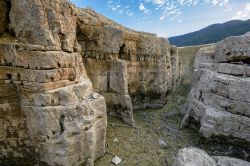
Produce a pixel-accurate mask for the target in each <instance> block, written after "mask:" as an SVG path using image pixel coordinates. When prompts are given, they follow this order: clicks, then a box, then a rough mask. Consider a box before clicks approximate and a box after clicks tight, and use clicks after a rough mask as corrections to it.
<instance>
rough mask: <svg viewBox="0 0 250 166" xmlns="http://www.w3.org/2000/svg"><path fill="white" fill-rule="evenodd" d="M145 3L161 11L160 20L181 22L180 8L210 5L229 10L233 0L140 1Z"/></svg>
mask: <svg viewBox="0 0 250 166" xmlns="http://www.w3.org/2000/svg"><path fill="white" fill-rule="evenodd" d="M142 1H144V2H145V3H152V4H153V5H155V6H156V7H155V10H161V11H162V14H161V16H160V18H159V19H160V20H164V19H167V18H168V19H170V20H176V21H177V22H182V20H181V15H182V12H181V11H182V8H184V7H191V6H196V5H203V6H204V5H211V6H215V7H224V8H225V10H227V9H229V4H230V2H231V1H233V0H142Z"/></svg>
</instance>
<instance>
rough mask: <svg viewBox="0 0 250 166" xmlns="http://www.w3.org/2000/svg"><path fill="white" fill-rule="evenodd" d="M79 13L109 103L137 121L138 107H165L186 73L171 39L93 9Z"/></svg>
mask: <svg viewBox="0 0 250 166" xmlns="http://www.w3.org/2000/svg"><path fill="white" fill-rule="evenodd" d="M78 13H79V20H78V30H77V39H78V41H79V44H80V46H81V48H82V55H83V57H84V64H85V66H86V68H87V73H88V75H89V76H90V79H91V80H92V82H93V84H94V88H95V90H96V92H99V93H101V94H103V95H104V96H105V99H106V101H107V104H108V108H109V109H111V110H116V111H115V112H113V113H114V114H117V115H118V116H120V117H121V118H122V119H123V120H124V121H126V122H128V123H129V124H133V123H134V122H133V116H132V109H141V108H158V107H162V106H163V104H165V96H166V94H167V92H168V91H170V90H172V89H173V86H175V85H176V83H177V82H178V81H177V80H178V79H179V78H180V75H181V74H180V66H181V65H180V64H179V60H178V54H177V51H176V49H174V48H173V50H175V51H171V52H170V45H169V43H168V41H167V40H166V39H164V38H158V37H157V36H156V35H154V34H149V33H144V32H136V31H133V30H130V29H128V28H125V27H123V26H121V25H119V24H116V23H114V22H113V21H111V20H109V19H107V18H105V17H104V16H101V15H99V14H97V13H96V12H94V11H93V10H91V9H81V10H80V9H79V10H78ZM171 53H172V54H171ZM170 54H171V56H170ZM173 77H174V80H173ZM172 84H173V85H172Z"/></svg>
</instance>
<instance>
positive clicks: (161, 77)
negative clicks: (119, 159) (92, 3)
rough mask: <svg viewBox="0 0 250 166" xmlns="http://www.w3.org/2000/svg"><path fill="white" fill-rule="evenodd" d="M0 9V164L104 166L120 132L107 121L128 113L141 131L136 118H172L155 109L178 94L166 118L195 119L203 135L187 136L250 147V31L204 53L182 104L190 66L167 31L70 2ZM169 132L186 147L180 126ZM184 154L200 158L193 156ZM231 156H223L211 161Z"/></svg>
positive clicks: (4, 2) (5, 3)
mask: <svg viewBox="0 0 250 166" xmlns="http://www.w3.org/2000/svg"><path fill="white" fill-rule="evenodd" d="M0 16H1V18H0V23H1V24H0V25H1V26H0V36H1V38H0V165H2V166H10V165H11V166H12V165H17V166H29V165H30V166H33V165H38V166H46V165H48V166H49V165H51V166H73V165H74V166H76V165H86V166H92V165H97V163H95V161H96V160H97V159H100V158H102V157H103V156H105V155H106V156H107V153H110V151H109V150H107V149H108V148H110V147H109V144H110V142H108V141H107V139H111V137H110V138H109V134H116V133H112V132H110V133H108V134H107V132H109V131H107V130H108V129H107V126H108V125H109V124H111V126H114V125H117V124H116V123H113V121H109V120H110V119H113V118H114V117H115V119H120V120H122V121H123V124H122V126H123V127H124V126H125V127H126V128H129V129H131V130H133V131H132V132H135V133H137V134H138V133H139V130H140V129H143V130H144V128H146V127H145V126H143V127H141V126H140V125H137V123H139V122H138V121H137V120H138V117H143V118H144V119H143V120H144V121H146V123H147V127H148V126H150V125H152V124H151V122H152V121H153V120H155V121H157V122H159V121H161V120H163V121H164V125H168V123H165V122H166V121H165V120H166V119H164V117H158V114H154V111H156V110H159V109H161V110H164V108H165V107H168V106H171V103H170V101H173V100H175V101H173V102H176V103H178V104H179V105H178V108H177V107H173V108H174V109H173V108H171V109H172V110H171V111H172V112H170V113H172V114H173V116H171V114H169V115H168V118H170V119H171V118H172V120H176V119H174V118H176V117H177V120H176V121H177V123H178V126H179V125H181V126H182V127H190V126H193V124H195V126H196V129H197V127H198V130H199V133H200V134H201V135H199V136H197V134H198V133H197V132H196V133H195V134H193V133H191V132H189V133H188V134H187V133H184V135H185V134H186V135H188V136H187V137H188V139H190V138H191V136H193V135H196V136H197V138H198V137H204V138H203V139H205V140H206V139H210V138H211V137H216V138H221V137H223V139H228V140H231V139H232V140H233V141H232V142H233V143H232V144H235V143H236V144H237V145H238V144H239V145H241V146H242V145H243V144H244V146H246V147H247V148H248V149H249V148H250V145H249V141H250V123H249V122H250V119H249V115H250V104H249V103H250V82H249V76H250V67H249V62H250V61H249V59H250V58H249V56H250V34H249V33H247V34H245V35H243V36H239V37H231V38H227V39H225V40H223V41H221V42H219V43H216V44H215V45H212V46H209V47H205V48H202V49H201V50H200V51H199V54H198V55H197V56H196V59H195V62H194V68H195V69H194V71H192V73H194V74H193V81H192V85H191V91H190V93H189V95H188V99H187V101H186V103H185V105H184V106H183V101H184V97H183V96H185V95H182V98H180V99H178V95H180V94H181V93H182V92H180V87H181V88H183V87H184V86H182V85H181V84H182V81H183V79H184V76H185V74H186V73H187V72H188V71H187V70H186V69H187V66H185V63H184V62H183V58H182V57H181V56H180V55H179V48H177V47H176V46H172V45H170V44H169V42H168V40H167V39H165V38H161V37H157V35H156V34H151V33H146V32H138V31H134V30H132V29H129V28H126V27H124V26H122V25H120V24H118V23H115V22H114V21H112V20H110V19H108V18H106V17H105V16H103V15H101V14H98V13H97V12H95V11H94V10H92V9H90V8H84V9H81V8H77V7H76V6H74V5H73V4H71V3H70V2H69V1H68V0H22V1H20V0H1V1H0ZM189 67H190V66H189ZM191 68H192V67H191ZM186 77H191V76H190V75H189V74H188V75H186ZM189 79H190V78H189ZM184 88H185V90H183V91H185V92H186V91H188V90H189V85H188V87H184ZM179 92H180V94H178V93H179ZM179 100H181V101H179ZM149 109H150V113H148V112H147V110H149ZM142 110H143V111H144V110H146V111H145V112H140V111H142ZM179 112H180V113H181V114H182V116H183V117H184V118H183V120H182V122H181V123H180V121H181V120H180V117H181V116H180V115H179ZM165 113H166V112H165ZM138 114H140V116H138ZM135 115H136V116H135ZM149 115H152V116H154V118H157V120H156V119H152V117H151V119H150V117H149ZM159 115H160V114H159ZM164 115H165V114H164ZM150 121H151V122H150ZM169 125H171V124H169ZM167 129H168V131H169V132H170V135H171V134H172V135H174V136H176V135H177V136H176V137H173V138H172V137H171V139H172V140H173V139H180V140H182V141H183V142H182V144H183V145H182V146H186V142H185V141H186V140H185V139H184V138H181V129H179V128H178V127H173V126H171V127H170V128H169V127H168V126H167ZM119 130H122V129H119ZM126 132H127V131H125V135H126ZM144 132H146V133H149V130H145V131H144ZM157 132H161V130H157ZM128 134H129V132H128ZM192 134H193V135H192ZM159 135H160V134H159ZM116 137H117V135H116ZM143 137H144V135H143ZM146 137H147V136H146V135H145V140H146V139H147V138H146ZM112 139H113V137H112ZM235 139H236V140H235ZM115 140H116V141H115ZM131 140H132V138H131V139H130V141H131ZM138 140H139V139H138ZM109 141H110V140H109ZM132 141H134V138H133V140H132ZM132 141H131V142H132ZM150 141H151V140H150ZM160 141H163V140H160ZM175 141H177V140H175ZM112 142H117V139H114V140H112ZM142 142H143V141H142ZM163 142H164V141H163ZM239 142H240V143H239ZM164 143H165V142H164ZM166 144H167V145H168V142H166ZM167 145H166V147H167ZM152 146H154V144H152ZM182 146H180V145H176V146H175V147H174V148H179V150H180V149H181V147H182ZM166 147H165V145H164V148H166ZM164 148H163V149H164ZM186 151H188V152H186ZM190 151H192V152H190ZM249 152H250V150H249ZM154 153H156V152H154ZM160 153H162V152H158V151H157V153H156V155H157V154H158V155H159V154H160ZM185 153H188V154H191V153H194V155H190V156H191V159H189V158H188V157H190V156H189V155H185ZM204 153H205V152H204ZM247 153H248V151H247ZM163 154H164V153H163ZM201 154H202V156H203V157H204V156H206V157H207V158H208V157H209V156H208V155H203V152H200V151H199V150H194V149H191V150H190V149H184V150H181V151H180V153H179V154H178V155H177V153H176V154H173V155H175V157H172V156H171V157H172V159H171V161H172V160H173V159H176V162H175V166H182V165H183V166H184V165H185V161H184V162H183V161H182V159H183V158H184V159H185V158H187V160H191V161H192V162H193V165H195V162H197V161H195V157H193V156H196V155H197V156H199V155H201ZM182 155H184V157H182ZM248 155H249V154H248ZM233 157H234V156H233ZM145 158H147V156H146V157H145ZM201 158H202V157H201ZM207 158H206V159H204V160H209V161H210V159H207ZM229 159H230V160H231V159H232V158H229ZM229 159H224V158H218V156H217V158H216V159H214V158H213V159H211V163H212V164H211V163H210V164H211V165H213V164H214V165H216V162H217V165H219V164H218V163H219V162H221V163H222V161H223V162H224V161H225V163H226V162H229ZM232 160H234V161H236V160H237V162H238V163H243V164H246V166H247V165H248V164H249V163H247V162H245V161H243V160H238V159H232ZM245 160H248V161H249V160H250V159H249V157H248V156H247V157H246V158H245ZM201 161H202V162H203V159H200V160H199V161H198V165H201V163H199V162H201ZM109 162H110V161H109ZM232 163H233V162H232ZM166 164H167V163H166ZM172 164H173V163H172ZM99 165H105V164H104V162H103V163H101V164H99ZM124 165H126V164H124ZM127 165H131V163H127ZM132 165H133V164H132ZM134 165H136V164H134ZM155 165H158V164H155ZM196 165H197V164H196ZM187 166H188V165H187ZM201 166H202V165H201ZM208 166H210V165H208ZM221 166H227V165H226V164H224V165H223V164H222V165H221ZM233 166H234V165H233ZM235 166H236V165H235ZM244 166H245V165H244Z"/></svg>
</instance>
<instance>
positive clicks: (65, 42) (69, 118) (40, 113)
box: [0, 0, 107, 166]
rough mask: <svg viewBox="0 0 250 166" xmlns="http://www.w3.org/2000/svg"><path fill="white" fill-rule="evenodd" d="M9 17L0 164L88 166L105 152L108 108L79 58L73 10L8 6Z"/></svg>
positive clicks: (1, 71) (3, 51) (2, 61)
mask: <svg viewBox="0 0 250 166" xmlns="http://www.w3.org/2000/svg"><path fill="white" fill-rule="evenodd" d="M1 12H2V10H1ZM9 12H10V13H9V18H10V28H11V31H13V32H14V34H15V37H16V39H17V40H16V42H12V43H1V44H0V65H1V66H0V79H1V84H0V85H1V86H0V103H1V104H0V111H1V114H0V124H1V127H0V144H1V149H0V157H1V159H0V160H1V161H0V165H36V164H37V165H65V166H71V165H80V164H85V165H92V164H93V161H94V160H95V159H96V158H99V157H101V156H102V155H103V154H104V152H105V137H106V125H107V116H106V103H105V99H104V97H102V96H100V95H99V94H96V93H93V92H94V91H93V87H92V83H91V81H90V79H89V77H88V76H87V73H86V71H85V67H84V64H83V60H82V56H81V55H80V53H79V52H77V51H79V49H80V48H79V47H78V44H77V40H76V22H77V14H76V11H75V9H74V6H73V5H71V4H70V3H69V2H67V1H64V0H62V1H47V0H42V1H35V0H23V1H19V0H12V1H11V10H10V11H9ZM22 158H23V159H24V160H23V162H20V159H22ZM8 159H9V160H8ZM15 161H16V162H17V163H15ZM21 163H22V164H21ZM32 163H33V164H32Z"/></svg>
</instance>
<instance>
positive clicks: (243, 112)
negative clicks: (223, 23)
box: [182, 33, 250, 141]
mask: <svg viewBox="0 0 250 166" xmlns="http://www.w3.org/2000/svg"><path fill="white" fill-rule="evenodd" d="M249 62H250V33H247V34H245V35H243V36H238V37H229V38H227V39H225V40H223V41H221V42H218V43H217V44H215V46H214V47H210V48H207V49H201V50H200V51H199V53H198V56H197V57H196V59H195V63H194V68H195V73H194V76H193V83H192V89H191V91H190V94H189V97H188V99H187V102H186V105H185V108H184V109H183V112H182V113H183V114H185V117H184V119H183V125H187V123H188V121H189V120H191V119H192V120H193V121H196V122H198V123H199V124H200V133H202V135H203V136H205V137H207V138H209V137H211V136H224V137H233V138H237V139H241V140H245V141H250V79H249V77H250V66H249Z"/></svg>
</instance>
